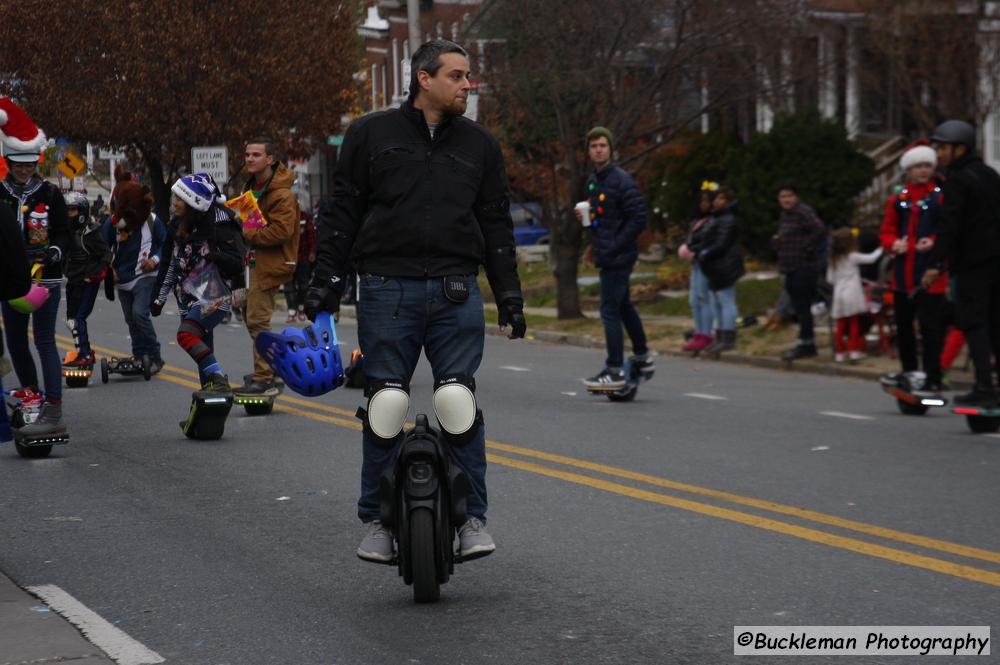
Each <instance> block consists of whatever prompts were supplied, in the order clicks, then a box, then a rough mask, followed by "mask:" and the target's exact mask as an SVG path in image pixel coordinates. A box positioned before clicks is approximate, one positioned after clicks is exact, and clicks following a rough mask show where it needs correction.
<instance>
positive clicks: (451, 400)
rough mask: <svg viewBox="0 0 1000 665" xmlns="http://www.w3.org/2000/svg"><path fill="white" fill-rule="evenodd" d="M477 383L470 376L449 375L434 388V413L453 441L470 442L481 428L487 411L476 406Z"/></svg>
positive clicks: (449, 439) (445, 433) (462, 443)
mask: <svg viewBox="0 0 1000 665" xmlns="http://www.w3.org/2000/svg"><path fill="white" fill-rule="evenodd" d="M475 389H476V384H475V382H474V381H473V380H472V379H471V378H470V377H464V376H454V377H445V378H443V379H441V380H439V381H438V382H437V387H436V388H435V390H434V415H435V416H437V419H438V423H439V424H440V425H441V429H442V430H443V432H444V435H445V438H446V439H447V440H448V441H449V442H450V443H453V444H456V445H464V444H466V443H468V442H469V441H470V440H471V439H472V437H473V436H475V435H476V433H477V432H478V431H479V427H478V425H479V424H480V423H482V420H483V414H482V412H481V411H480V410H479V409H477V408H476V394H475Z"/></svg>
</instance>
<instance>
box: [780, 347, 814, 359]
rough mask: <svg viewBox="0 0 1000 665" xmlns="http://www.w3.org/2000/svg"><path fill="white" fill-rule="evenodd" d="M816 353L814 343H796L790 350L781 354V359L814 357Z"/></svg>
mask: <svg viewBox="0 0 1000 665" xmlns="http://www.w3.org/2000/svg"><path fill="white" fill-rule="evenodd" d="M817 355H819V354H818V352H817V351H816V345H815V344H798V345H796V347H795V348H794V349H792V350H790V351H785V352H784V353H783V354H781V359H782V360H785V361H789V360H799V359H800V358H815V357H816V356H817Z"/></svg>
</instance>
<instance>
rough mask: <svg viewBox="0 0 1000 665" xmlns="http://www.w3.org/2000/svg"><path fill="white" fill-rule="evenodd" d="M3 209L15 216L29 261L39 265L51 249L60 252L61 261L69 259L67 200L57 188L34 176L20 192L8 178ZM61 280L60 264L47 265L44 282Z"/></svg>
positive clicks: (1, 194)
mask: <svg viewBox="0 0 1000 665" xmlns="http://www.w3.org/2000/svg"><path fill="white" fill-rule="evenodd" d="M0 205H6V206H7V207H8V209H9V210H10V211H11V212H13V213H14V217H15V219H16V220H17V223H18V225H19V226H20V228H21V231H22V233H23V236H24V245H25V248H26V249H27V250H28V259H29V260H31V261H35V260H38V261H40V260H41V259H42V257H43V256H44V254H45V250H46V249H47V248H48V247H49V246H55V247H58V248H59V255H60V258H61V257H64V256H65V255H66V249H67V247H68V246H69V221H68V219H67V217H66V199H64V198H63V195H62V193H61V192H60V191H59V188H58V187H56V186H55V185H53V184H52V183H50V182H48V181H45V180H42V179H41V178H39V177H38V176H35V177H34V178H32V179H31V180H29V181H28V183H27V185H25V186H24V187H23V188H18V187H16V186H15V185H14V184H13V181H12V180H11V179H10V176H8V177H7V178H6V179H5V180H4V181H3V183H2V184H0ZM25 209H27V210H25ZM62 276H63V272H62V261H61V260H59V261H55V262H53V263H50V264H48V265H46V266H45V269H44V270H43V271H42V279H43V280H60V279H62Z"/></svg>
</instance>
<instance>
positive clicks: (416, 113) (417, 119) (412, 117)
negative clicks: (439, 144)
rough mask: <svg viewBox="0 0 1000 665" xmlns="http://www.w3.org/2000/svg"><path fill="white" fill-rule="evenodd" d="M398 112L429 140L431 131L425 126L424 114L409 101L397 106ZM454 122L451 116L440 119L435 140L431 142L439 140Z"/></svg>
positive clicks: (453, 117)
mask: <svg viewBox="0 0 1000 665" xmlns="http://www.w3.org/2000/svg"><path fill="white" fill-rule="evenodd" d="M399 110H400V112H402V114H403V116H404V117H405V118H406V119H407V120H409V121H410V122H412V123H413V124H414V125H415V126H416V127H417V130H418V131H420V133H421V134H423V135H424V137H425V138H427V139H430V138H431V130H430V128H429V127H428V126H427V119H426V118H425V117H424V112H423V111H421V110H420V109H418V108H417V107H416V106H414V105H413V101H412V100H411V99H407V100H406V101H405V102H403V103H402V104H401V105H400V106H399ZM454 120H455V116H451V115H446V116H444V117H443V118H442V119H441V124H439V125H438V128H437V132H435V134H434V137H435V138H434V139H433V140H437V139H439V138H440V137H441V136H442V135H443V134H444V133H445V131H446V130H447V129H448V128H449V127H451V125H452V124H453V123H454Z"/></svg>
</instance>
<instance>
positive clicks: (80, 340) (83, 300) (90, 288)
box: [66, 282, 101, 356]
mask: <svg viewBox="0 0 1000 665" xmlns="http://www.w3.org/2000/svg"><path fill="white" fill-rule="evenodd" d="M100 290H101V283H100V282H97V283H92V282H67V283H66V321H67V323H70V324H71V328H70V332H72V333H73V343H74V344H75V345H76V350H77V351H78V352H79V354H80V355H81V356H88V355H90V335H89V334H88V333H87V317H88V316H90V313H91V312H93V311H94V302H95V301H96V300H97V294H98V292H99V291H100Z"/></svg>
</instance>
